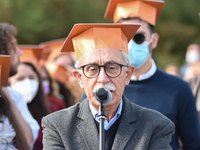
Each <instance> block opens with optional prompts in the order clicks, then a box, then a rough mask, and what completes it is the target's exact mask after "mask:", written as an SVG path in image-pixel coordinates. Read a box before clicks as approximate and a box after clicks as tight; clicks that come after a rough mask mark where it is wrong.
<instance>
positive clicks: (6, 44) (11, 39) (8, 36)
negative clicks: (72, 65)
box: [0, 23, 39, 149]
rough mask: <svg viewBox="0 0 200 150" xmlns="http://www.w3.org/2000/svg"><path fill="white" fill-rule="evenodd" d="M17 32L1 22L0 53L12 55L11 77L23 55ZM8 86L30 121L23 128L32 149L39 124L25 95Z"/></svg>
mask: <svg viewBox="0 0 200 150" xmlns="http://www.w3.org/2000/svg"><path fill="white" fill-rule="evenodd" d="M16 34H17V30H16V28H15V27H14V26H13V25H10V24H8V23H0V54H1V55H8V56H10V75H9V76H10V77H11V76H13V75H15V74H16V73H17V67H18V64H19V56H20V55H22V51H21V50H20V49H18V48H17V39H16V38H15V36H16ZM7 88H8V91H9V95H10V96H11V99H12V100H13V102H14V103H15V105H16V106H17V108H18V109H19V111H20V113H21V115H22V116H23V118H24V119H25V121H26V122H27V123H28V124H24V127H23V129H24V132H25V133H26V135H27V140H28V144H29V149H32V147H33V145H34V142H35V140H36V139H37V136H38V131H39V125H38V123H37V121H36V120H35V119H34V118H33V117H32V115H31V114H30V112H29V110H28V108H27V104H26V100H25V99H24V97H23V96H22V95H21V94H20V93H18V92H17V91H15V90H14V89H12V88H11V87H10V86H8V87H7Z"/></svg>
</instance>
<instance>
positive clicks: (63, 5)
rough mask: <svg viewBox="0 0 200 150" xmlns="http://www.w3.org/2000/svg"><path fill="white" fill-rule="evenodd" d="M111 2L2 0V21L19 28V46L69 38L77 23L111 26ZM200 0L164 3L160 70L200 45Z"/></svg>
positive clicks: (157, 53)
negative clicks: (193, 44) (194, 44)
mask: <svg viewBox="0 0 200 150" xmlns="http://www.w3.org/2000/svg"><path fill="white" fill-rule="evenodd" d="M107 4H108V0H33V1H30V0H0V22H8V23H10V24H13V25H15V26H16V27H17V29H18V36H17V39H18V43H19V44H39V43H41V42H46V41H49V40H55V39H59V38H64V37H67V35H68V33H69V32H70V30H71V28H72V27H73V25H74V24H75V23H108V22H112V20H105V19H104V13H105V10H106V7H107ZM199 12H200V0H165V5H164V8H163V10H162V13H161V15H160V18H159V20H158V22H157V24H156V27H155V31H156V32H158V33H159V35H160V40H159V43H158V46H157V48H156V49H155V50H154V51H153V57H154V59H155V61H156V63H157V64H158V66H159V67H160V68H161V69H165V66H166V65H167V64H169V63H175V64H177V65H178V66H179V67H180V66H181V65H183V64H184V58H185V52H186V48H187V46H188V45H189V44H190V43H191V42H200V18H199V17H198V13H199Z"/></svg>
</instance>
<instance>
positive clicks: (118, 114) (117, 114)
mask: <svg viewBox="0 0 200 150" xmlns="http://www.w3.org/2000/svg"><path fill="white" fill-rule="evenodd" d="M122 104H123V101H122V99H121V102H120V104H119V107H118V110H117V113H116V114H115V116H114V117H113V118H115V117H117V118H119V116H120V115H121V112H122ZM89 108H90V110H91V113H92V116H93V118H97V117H98V112H97V111H96V110H95V109H94V107H93V106H92V104H91V103H90V102H89Z"/></svg>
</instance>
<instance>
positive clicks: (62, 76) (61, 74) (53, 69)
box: [45, 60, 68, 85]
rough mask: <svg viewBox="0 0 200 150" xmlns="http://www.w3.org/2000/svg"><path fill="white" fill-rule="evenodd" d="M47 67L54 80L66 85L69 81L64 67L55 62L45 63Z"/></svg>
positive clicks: (48, 61)
mask: <svg viewBox="0 0 200 150" xmlns="http://www.w3.org/2000/svg"><path fill="white" fill-rule="evenodd" d="M45 67H46V69H47V70H48V72H49V73H50V74H51V76H52V77H53V78H54V79H56V80H58V81H59V82H60V83H62V84H63V85H66V83H67V81H68V75H67V69H66V68H65V67H64V66H62V65H59V64H58V63H57V62H55V61H50V60H47V61H46V62H45Z"/></svg>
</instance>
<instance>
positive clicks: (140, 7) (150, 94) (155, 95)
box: [105, 0, 200, 150]
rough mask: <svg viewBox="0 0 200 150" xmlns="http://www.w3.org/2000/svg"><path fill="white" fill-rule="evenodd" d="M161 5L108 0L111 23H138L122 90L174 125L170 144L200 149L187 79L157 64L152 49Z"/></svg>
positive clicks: (144, 0)
mask: <svg viewBox="0 0 200 150" xmlns="http://www.w3.org/2000/svg"><path fill="white" fill-rule="evenodd" d="M163 6H164V1H161V0H148V1H147V0H110V1H109V4H108V7H107V10H106V14H105V18H106V19H113V21H114V23H122V24H141V26H140V28H139V29H138V30H137V32H136V34H135V35H134V37H133V38H132V40H131V41H130V42H129V44H128V48H129V56H130V58H131V65H133V66H135V71H134V73H133V75H132V78H131V81H130V83H129V85H126V87H125V91H124V94H125V96H126V97H127V98H128V99H130V100H131V101H132V102H133V103H136V104H138V105H141V106H143V107H147V108H151V109H154V110H157V111H159V112H161V113H162V114H164V115H165V116H167V117H168V118H169V119H170V120H171V121H173V122H174V124H175V126H176V131H175V134H174V135H173V136H172V140H171V142H170V145H171V146H172V149H173V150H178V149H179V147H180V146H179V138H180V139H181V141H182V143H183V149H184V150H186V149H187V150H189V149H190V150H192V149H193V150H194V149H195V150H196V149H200V125H199V120H198V113H197V109H196V105H195V98H194V96H193V94H192V92H191V89H190V87H189V85H188V83H187V82H185V81H183V80H182V79H181V78H178V77H175V76H171V75H169V74H167V73H166V72H164V71H162V70H160V69H159V68H157V66H156V64H155V62H154V60H153V58H152V52H153V49H155V48H156V47H157V44H158V40H159V35H158V33H156V32H154V27H155V25H156V22H157V20H158V18H159V15H160V13H161V11H162V8H163Z"/></svg>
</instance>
